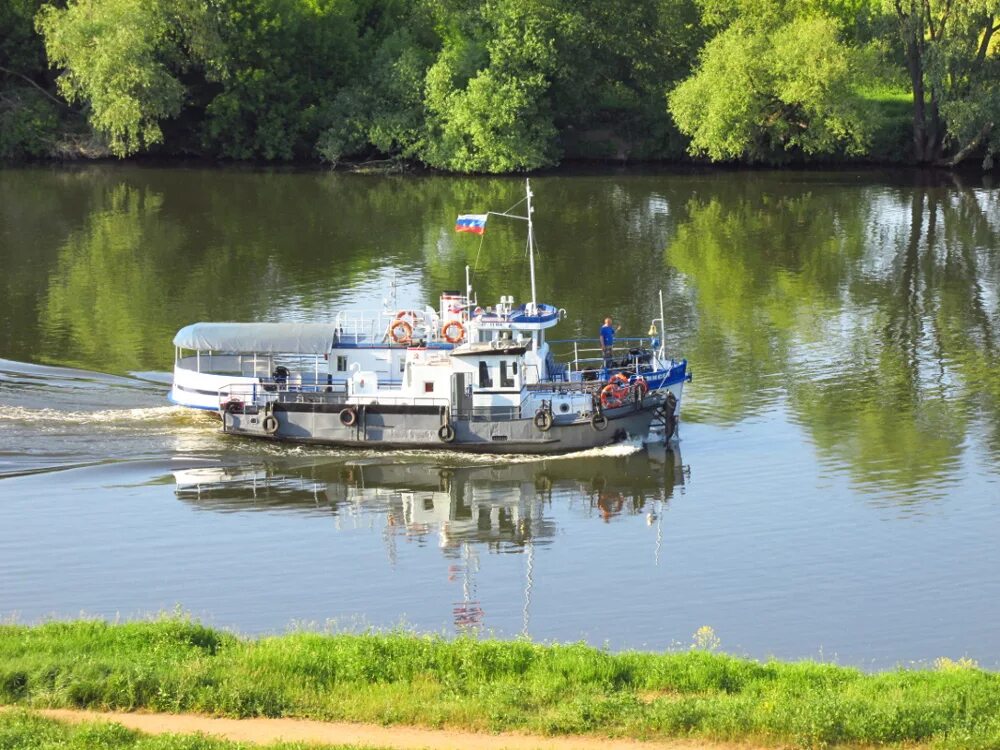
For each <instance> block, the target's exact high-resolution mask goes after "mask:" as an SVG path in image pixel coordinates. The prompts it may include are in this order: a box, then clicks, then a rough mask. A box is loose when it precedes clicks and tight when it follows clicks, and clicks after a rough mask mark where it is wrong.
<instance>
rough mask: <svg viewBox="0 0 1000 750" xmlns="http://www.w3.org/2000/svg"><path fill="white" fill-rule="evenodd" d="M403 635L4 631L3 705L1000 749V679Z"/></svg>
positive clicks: (129, 628)
mask: <svg viewBox="0 0 1000 750" xmlns="http://www.w3.org/2000/svg"><path fill="white" fill-rule="evenodd" d="M941 667H942V668H940V669H937V670H926V671H897V672H891V673H882V674H873V675H872V674H864V673H862V672H860V671H857V670H854V669H848V668H844V667H837V666H832V665H824V664H816V663H809V662H801V663H790V664H784V663H777V662H769V663H758V662H754V661H749V660H745V659H737V658H733V657H729V656H725V655H722V654H715V653H710V652H706V651H688V652H680V653H666V654H654V653H635V652H628V653H621V654H611V653H607V652H604V651H600V650H597V649H593V648H590V647H588V646H584V645H553V646H541V645H537V644H533V643H529V642H525V641H515V642H506V641H505V642H501V641H490V640H476V639H471V638H462V639H457V640H444V639H441V638H437V637H419V636H414V635H412V634H407V633H382V634H371V635H332V636H330V635H320V634H312V633H291V634H287V635H283V636H279V637H271V638H261V639H254V640H251V639H242V638H239V637H236V636H233V635H231V634H227V633H222V632H218V631H215V630H211V629H209V628H206V627H203V626H201V625H199V624H197V623H193V622H190V621H187V620H184V619H164V620H159V621H155V622H134V623H127V624H119V625H112V624H107V623H104V622H97V621H78V622H68V623H49V624H45V625H41V626H37V627H28V626H18V625H6V626H0V702H2V703H8V704H13V703H17V704H21V705H26V706H37V707H62V708H95V709H119V710H132V709H139V708H143V709H149V710H156V711H168V712H185V711H194V712H203V713H210V714H219V715H225V716H236V717H247V716H298V717H308V718H317V719H331V720H332V719H336V720H352V721H369V722H378V723H383V724H390V723H407V724H415V725H425V726H433V727H442V726H455V727H462V728H467V729H478V730H511V729H521V730H527V731H531V732H541V733H551V734H571V733H597V734H603V735H612V736H629V737H636V738H652V737H660V738H663V737H688V736H697V737H705V738H714V739H728V740H754V741H758V742H770V743H791V744H794V745H797V746H801V747H821V746H827V745H833V744H852V745H890V744H897V743H932V744H933V745H935V746H937V747H941V748H987V747H997V746H1000V675H996V674H992V673H988V672H984V671H981V670H978V669H975V668H969V667H967V666H963V665H960V664H954V663H951V662H947V663H945V664H942V665H941Z"/></svg>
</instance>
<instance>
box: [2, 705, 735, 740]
mask: <svg viewBox="0 0 1000 750" xmlns="http://www.w3.org/2000/svg"><path fill="white" fill-rule="evenodd" d="M8 708H9V707H8ZM32 710H33V711H34V712H35V713H38V714H40V715H42V716H47V717H49V718H51V719H58V720H60V721H70V722H82V721H108V722H111V721H113V722H116V723H118V724H122V725H124V726H126V727H129V728H130V729H136V730H138V731H140V732H146V733H147V734H164V733H168V732H169V733H171V734H194V733H196V732H201V733H203V734H209V735H213V736H216V737H223V738H225V739H228V740H236V741H240V742H254V743H261V744H266V743H271V742H277V741H279V740H283V741H286V742H313V743H320V744H327V745H358V746H360V747H391V748H398V749H399V750H421V749H427V750H750V749H749V746H748V745H735V744H734V745H723V744H712V743H706V742H695V741H688V740H674V741H669V742H662V741H661V742H638V741H635V740H615V739H601V738H596V737H580V736H573V737H541V736H534V735H525V734H479V733H475V732H460V731H451V730H437V729H420V728H417V727H404V726H391V727H382V726H377V725H374V724H351V723H347V722H325V721H312V720H309V719H218V718H213V717H209V716H199V715H196V714H145V713H118V712H105V711H70V710H65V709H32Z"/></svg>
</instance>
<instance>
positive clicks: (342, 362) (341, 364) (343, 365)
mask: <svg viewBox="0 0 1000 750" xmlns="http://www.w3.org/2000/svg"><path fill="white" fill-rule="evenodd" d="M337 372H347V357H346V356H344V355H343V354H338V355H337Z"/></svg>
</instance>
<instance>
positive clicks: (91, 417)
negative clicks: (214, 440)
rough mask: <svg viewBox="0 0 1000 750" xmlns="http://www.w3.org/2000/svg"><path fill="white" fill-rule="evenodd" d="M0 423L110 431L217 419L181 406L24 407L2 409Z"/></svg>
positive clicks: (201, 423)
mask: <svg viewBox="0 0 1000 750" xmlns="http://www.w3.org/2000/svg"><path fill="white" fill-rule="evenodd" d="M0 422H15V423H22V424H28V425H36V426H44V425H51V424H75V425H91V424H99V425H101V426H102V427H106V428H115V427H123V426H135V425H136V424H142V425H144V426H156V425H161V426H167V425H170V426H184V425H191V426H194V425H199V426H202V425H204V426H208V427H211V425H212V423H213V420H212V418H211V416H210V415H209V414H207V413H202V412H197V411H194V410H192V409H185V408H183V407H180V406H157V407H140V408H134V409H100V410H97V411H64V410H62V409H53V408H42V409H32V408H29V407H24V406H7V407H4V408H2V409H0Z"/></svg>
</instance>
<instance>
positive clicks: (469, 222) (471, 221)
mask: <svg viewBox="0 0 1000 750" xmlns="http://www.w3.org/2000/svg"><path fill="white" fill-rule="evenodd" d="M487 218H489V214H462V215H461V216H459V217H458V220H457V221H456V222H455V231H456V232H472V233H473V234H482V233H483V232H485V231H486V219H487Z"/></svg>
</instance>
